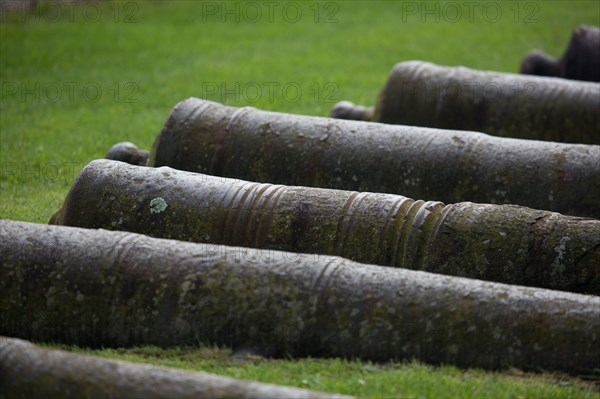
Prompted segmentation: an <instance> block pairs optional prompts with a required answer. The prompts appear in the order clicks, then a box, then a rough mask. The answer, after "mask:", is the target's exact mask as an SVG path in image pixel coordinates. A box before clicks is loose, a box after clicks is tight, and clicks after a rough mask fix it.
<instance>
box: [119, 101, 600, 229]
mask: <svg viewBox="0 0 600 399" xmlns="http://www.w3.org/2000/svg"><path fill="white" fill-rule="evenodd" d="M129 146H130V143H127V145H126V146H124V147H125V149H122V150H115V151H111V154H114V153H119V152H120V153H126V154H128V155H127V157H125V158H118V157H117V158H116V159H118V160H128V159H131V158H132V157H135V158H136V159H141V158H143V157H144V156H145V155H139V156H138V155H130V154H129V153H128V151H131V150H130V147H129ZM117 147H118V146H117ZM112 158H115V157H112ZM148 165H149V166H170V167H173V168H176V169H181V170H189V171H192V172H200V173H206V174H210V175H217V176H225V177H232V178H239V179H244V180H250V181H260V182H270V183H277V184H287V185H297V186H313V187H327V188H336V189H342V190H356V191H372V192H383V193H392V194H401V195H405V196H407V197H412V198H424V199H428V200H437V201H443V202H446V203H454V202H462V201H473V202H480V203H490V202H491V203H500V204H518V205H524V206H529V207H531V208H535V209H547V210H551V211H555V212H560V213H563V214H571V215H576V216H590V217H594V218H600V206H599V205H598V204H600V146H592V145H575V144H561V143H549V142H541V141H530V140H515V139H507V138H498V137H492V136H488V135H485V134H482V133H475V132H463V131H449V130H438V129H427V128H419V127H408V126H391V125H384V124H379V123H366V122H356V121H343V120H336V119H331V118H319V117H310V116H301V115H290V114H283V113H277V112H267V111H259V110H256V109H254V108H249V107H248V108H235V107H226V106H223V105H221V104H218V103H214V102H210V101H203V100H199V99H196V98H190V99H187V100H185V101H182V102H181V103H179V104H177V106H176V107H175V108H174V109H173V111H172V112H171V114H170V115H169V117H168V119H167V121H166V122H165V125H164V127H163V128H162V130H161V132H160V134H159V135H158V137H157V138H156V140H155V143H154V146H153V149H152V152H151V154H150V160H149V163H148Z"/></svg>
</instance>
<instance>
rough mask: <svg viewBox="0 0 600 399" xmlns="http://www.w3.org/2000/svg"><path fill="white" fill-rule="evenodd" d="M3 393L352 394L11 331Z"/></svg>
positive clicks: (21, 398)
mask: <svg viewBox="0 0 600 399" xmlns="http://www.w3.org/2000/svg"><path fill="white" fill-rule="evenodd" d="M0 397H2V398H3V399H4V398H6V399H28V398H48V399H53V398H57V399H58V398H60V399H66V398H73V399H81V398H144V399H164V398H170V399H226V398H240V399H281V398H290V399H344V398H345V399H351V398H350V397H349V396H345V395H336V394H328V393H325V392H314V391H309V390H307V389H298V388H288V387H283V386H277V385H272V384H263V383H258V382H252V381H241V380H236V379H233V378H228V377H221V376H217V375H212V374H208V373H202V372H189V371H183V370H174V369H172V368H168V367H158V366H150V365H146V364H138V363H131V362H123V361H116V360H109V359H101V358H98V357H94V356H85V355H80V354H76V353H70V352H65V351H60V350H51V349H43V348H40V347H38V346H35V345H33V344H31V343H29V342H27V341H23V340H20V339H15V338H8V337H0Z"/></svg>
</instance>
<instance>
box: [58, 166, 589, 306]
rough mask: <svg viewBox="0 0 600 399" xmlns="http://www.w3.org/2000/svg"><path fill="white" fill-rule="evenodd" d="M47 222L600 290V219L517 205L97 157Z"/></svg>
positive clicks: (581, 290) (560, 287) (504, 280)
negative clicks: (420, 197)
mask: <svg viewBox="0 0 600 399" xmlns="http://www.w3.org/2000/svg"><path fill="white" fill-rule="evenodd" d="M157 198H160V199H161V201H162V202H163V204H162V206H163V207H164V209H163V210H162V211H161V212H156V211H154V208H153V205H152V204H153V201H156V199H157ZM161 209H162V208H161ZM52 222H53V223H58V224H64V225H69V226H78V227H90V228H104V229H114V230H126V231H132V232H136V233H143V234H148V235H151V236H154V237H162V238H174V239H178V240H185V241H196V242H207V243H215V244H226V245H238V246H245V247H255V248H264V249H278V250H284V251H292V252H305V253H313V254H320V255H325V256H327V255H339V256H343V257H345V258H348V259H352V260H355V261H359V262H364V263H372V264H378V265H386V266H394V267H403V268H410V269H419V270H426V271H431V272H436V273H444V274H449V275H456V276H465V277H471V278H478V279H484V280H491V281H499V282H504V283H509V284H521V285H529V286H537V287H545V288H552V289H560V290H567V291H574V292H581V293H591V294H596V295H598V294H600V221H599V220H595V219H584V218H578V217H571V216H564V215H561V214H558V213H553V212H549V211H541V210H534V209H530V208H525V207H520V206H511V205H491V204H475V203H469V202H463V203H457V204H450V205H444V204H443V203H440V202H435V201H429V202H424V201H414V200H412V199H410V198H407V197H402V196H398V195H392V194H378V193H368V192H362V193H359V192H353V191H341V190H331V189H322V188H310V187H296V186H281V185H271V184H260V183H253V182H246V181H241V180H233V179H226V178H221V177H214V176H208V175H201V174H196V173H190V172H184V171H178V170H175V169H171V168H166V167H162V168H148V167H137V166H131V165H128V164H125V163H121V162H114V161H108V160H99V161H94V162H92V163H90V164H89V165H88V166H86V167H85V168H84V169H83V171H82V172H81V174H80V175H79V177H78V178H77V180H76V182H75V184H74V185H73V188H72V189H71V191H70V193H69V194H68V196H67V198H66V200H65V204H64V206H63V208H62V209H61V210H60V211H59V212H58V213H57V215H56V216H55V217H53V219H52Z"/></svg>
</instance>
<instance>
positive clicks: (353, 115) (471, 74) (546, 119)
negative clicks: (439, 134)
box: [330, 61, 600, 144]
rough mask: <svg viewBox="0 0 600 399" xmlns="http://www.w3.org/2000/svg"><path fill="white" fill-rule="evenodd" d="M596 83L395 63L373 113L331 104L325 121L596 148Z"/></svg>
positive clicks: (599, 132)
mask: <svg viewBox="0 0 600 399" xmlns="http://www.w3.org/2000/svg"><path fill="white" fill-rule="evenodd" d="M598 109H600V83H593V82H580V81H574V80H566V79H560V78H551V77H540V76H531V75H518V74H511V73H501V72H491V71H477V70H473V69H469V68H465V67H443V66H438V65H435V64H431V63H428V62H420V61H407V62H401V63H399V64H396V66H394V68H393V69H392V71H391V73H390V75H389V77H388V79H387V82H386V83H385V86H384V87H383V89H382V90H381V93H380V94H379V98H378V99H377V104H376V106H375V108H370V107H364V106H359V107H356V106H355V105H354V104H353V103H351V102H349V101H342V102H340V103H338V104H336V105H335V106H334V107H333V109H332V110H331V114H330V115H331V116H332V117H334V118H340V119H355V120H367V121H374V122H382V123H389V124H400V125H411V126H428V127H435V128H441V129H460V130H473V131H478V132H484V133H488V134H491V135H494V136H502V137H514V138H520V139H531V140H547V141H558V142H570V143H585V144H600V112H598Z"/></svg>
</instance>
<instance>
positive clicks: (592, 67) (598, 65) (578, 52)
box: [521, 25, 600, 82]
mask: <svg viewBox="0 0 600 399" xmlns="http://www.w3.org/2000/svg"><path fill="white" fill-rule="evenodd" d="M521 73H523V74H528V75H538V76H555V77H559V78H565V79H576V80H587V81H592V82H600V29H599V28H597V27H595V26H586V25H579V26H578V27H577V28H575V30H574V31H573V34H572V36H571V41H570V42H569V46H568V47H567V50H566V51H565V53H564V54H563V56H562V57H561V58H559V59H555V58H552V57H549V56H548V55H546V54H544V53H543V52H542V51H540V50H533V51H531V52H530V53H529V54H527V55H526V56H525V58H524V59H523V62H522V63H521Z"/></svg>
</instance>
